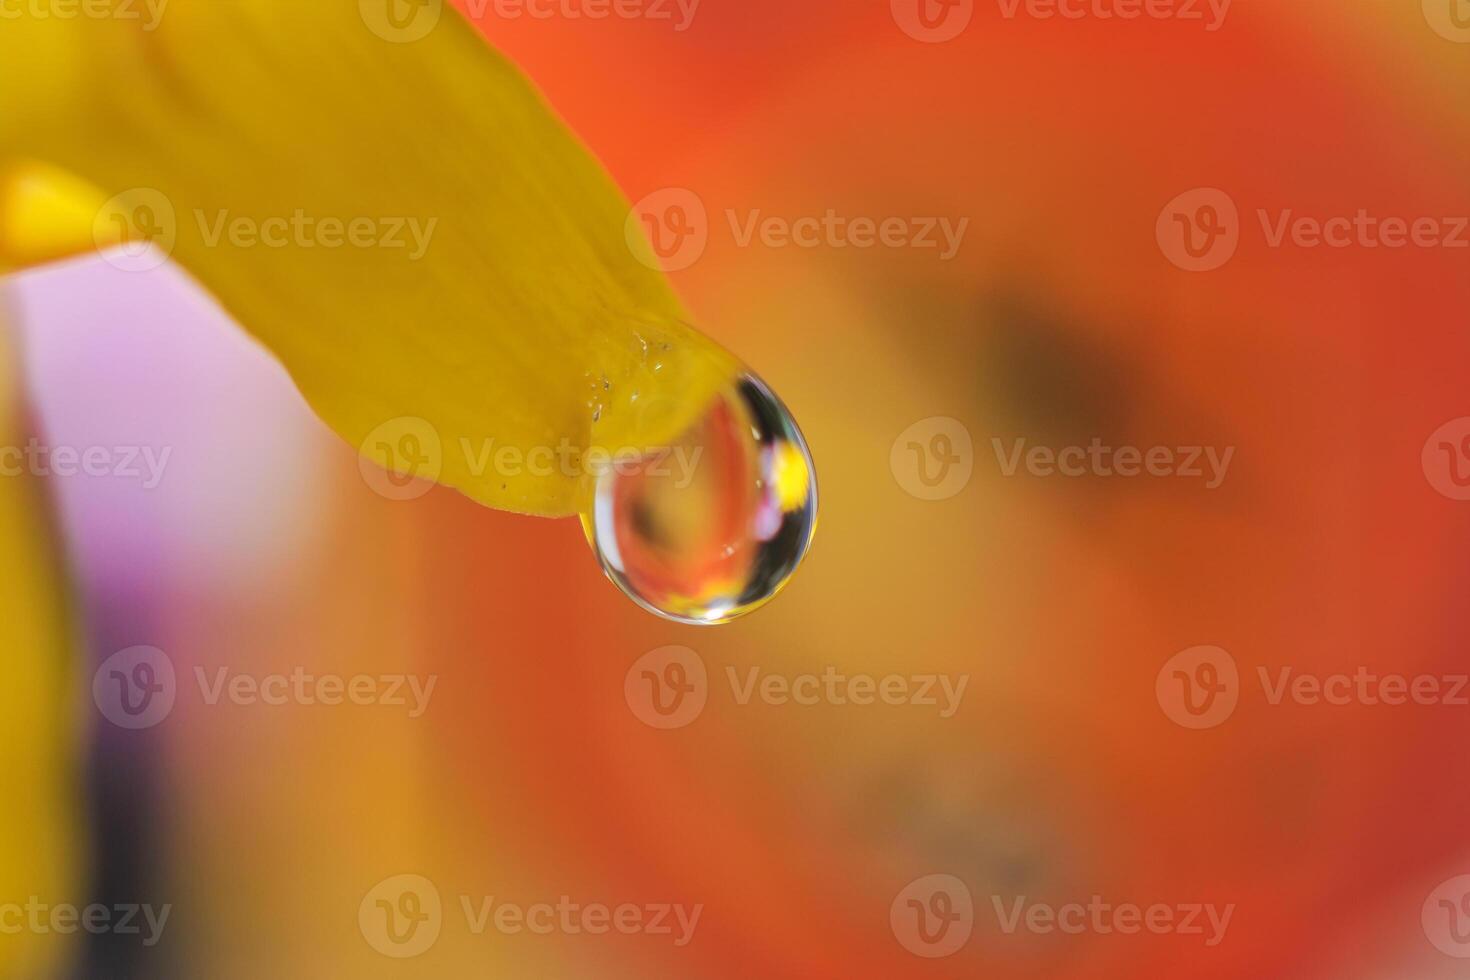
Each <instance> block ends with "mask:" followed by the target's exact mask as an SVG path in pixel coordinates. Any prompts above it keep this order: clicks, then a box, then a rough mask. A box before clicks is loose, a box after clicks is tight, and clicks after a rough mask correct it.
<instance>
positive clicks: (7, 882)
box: [0, 294, 83, 977]
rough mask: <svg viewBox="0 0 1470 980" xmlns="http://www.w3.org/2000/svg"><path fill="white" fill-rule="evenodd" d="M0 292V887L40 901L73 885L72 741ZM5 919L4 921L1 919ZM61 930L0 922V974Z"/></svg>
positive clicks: (58, 599)
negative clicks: (1, 778)
mask: <svg viewBox="0 0 1470 980" xmlns="http://www.w3.org/2000/svg"><path fill="white" fill-rule="evenodd" d="M4 299H5V297H4V296H3V294H0V649H3V651H4V652H3V653H0V661H3V665H4V667H3V674H4V680H3V682H0V773H4V774H5V807H4V810H3V811H0V896H5V898H4V901H6V902H11V903H21V904H23V903H25V902H26V901H27V900H28V898H29V897H30V896H36V898H37V899H38V900H40V901H41V902H44V903H46V904H48V905H50V906H53V907H54V906H56V905H60V904H63V903H73V904H82V903H83V900H82V899H81V896H80V895H79V894H78V892H77V876H76V872H77V863H76V862H77V847H78V833H77V830H78V828H77V826H76V823H75V817H74V815H75V813H76V808H77V805H78V799H77V796H78V785H77V782H76V780H77V759H78V748H77V744H76V741H75V738H74V736H73V734H72V733H73V727H74V715H73V709H74V707H75V701H74V699H73V698H72V697H71V696H70V694H69V693H68V692H69V691H70V690H72V689H73V687H74V685H72V684H71V683H70V682H71V674H72V671H73V668H72V663H71V658H72V655H73V651H72V649H71V644H70V642H69V637H70V632H69V629H68V623H67V616H66V601H65V593H64V590H63V586H62V575H61V569H60V567H59V563H58V561H57V560H56V557H55V556H56V554H57V548H56V543H55V540H54V538H53V536H52V534H51V526H52V525H51V521H50V519H49V518H50V515H49V514H48V513H47V507H46V500H45V495H44V493H43V492H42V490H41V487H40V485H39V484H40V481H39V480H37V479H36V478H35V477H33V476H31V475H29V474H27V473H25V472H24V467H23V466H22V464H21V463H20V459H19V457H18V456H17V455H16V453H15V452H13V450H17V449H20V448H22V447H24V446H25V444H26V436H25V428H24V426H23V424H22V419H21V416H20V412H19V397H18V392H17V390H16V375H15V371H14V363H13V358H12V357H11V356H10V349H9V347H8V342H7V335H6V330H5V323H4V320H5V309H4ZM11 925H14V923H13V922H12V923H11ZM69 942H71V940H70V939H69V938H68V937H65V936H60V935H58V934H56V933H54V932H52V933H44V932H36V931H33V930H30V929H21V930H20V931H19V932H16V931H13V930H12V929H0V976H5V977H40V976H54V975H57V966H58V963H59V960H60V958H61V957H62V956H63V955H64V948H63V947H64V946H65V945H66V944H68V943H69Z"/></svg>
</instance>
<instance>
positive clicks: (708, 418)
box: [582, 374, 817, 625]
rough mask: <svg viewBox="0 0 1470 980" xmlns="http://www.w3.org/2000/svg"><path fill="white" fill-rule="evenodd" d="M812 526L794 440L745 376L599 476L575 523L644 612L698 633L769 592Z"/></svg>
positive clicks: (787, 420)
mask: <svg viewBox="0 0 1470 980" xmlns="http://www.w3.org/2000/svg"><path fill="white" fill-rule="evenodd" d="M816 522H817V482H816V471H815V470H814V468H813V466H812V458H811V453H810V452H809V451H808V450H807V446H806V440H805V439H803V438H802V435H801V431H800V430H799V429H798V428H797V427H796V422H795V420H793V419H792V417H791V413H790V412H788V411H787V409H786V406H785V405H783V404H782V403H781V400H780V399H779V398H777V397H776V396H775V394H774V393H772V391H771V390H770V389H769V388H767V387H766V386H765V384H764V383H763V382H762V381H761V380H760V379H759V378H757V377H755V376H754V375H753V374H743V375H741V376H740V377H739V378H738V379H736V380H735V381H734V382H733V383H732V384H731V385H730V387H729V388H727V389H726V390H725V391H724V392H723V393H722V394H721V395H719V396H718V397H716V398H715V400H714V402H713V404H712V405H711V406H710V408H709V410H708V411H707V412H706V413H705V414H704V417H703V418H702V419H701V420H700V421H699V422H697V423H695V425H694V426H693V427H692V428H691V429H690V430H689V431H688V432H686V433H685V434H684V435H683V436H682V437H681V438H680V439H679V440H677V441H676V442H675V444H674V445H672V446H668V447H664V448H661V449H659V450H657V451H655V452H650V453H647V454H645V455H643V456H641V457H638V458H637V459H636V460H632V459H627V460H622V461H620V462H617V463H615V464H614V465H612V466H610V467H609V468H608V469H606V470H605V471H604V472H603V473H602V474H600V475H599V476H598V477H597V478H596V484H595V488H594V491H593V494H592V502H591V505H590V508H589V511H588V512H587V513H584V514H583V515H582V523H583V526H584V527H585V528H586V531H587V538H588V540H589V541H590V542H591V544H592V547H593V550H594V551H596V552H597V557H598V559H599V560H600V561H601V562H602V567H603V570H604V571H606V572H607V575H608V577H609V578H611V579H612V580H613V582H615V583H616V584H617V586H618V587H619V588H620V589H622V590H623V591H624V592H626V593H627V594H628V595H629V596H630V597H632V599H633V601H635V602H637V603H638V604H639V605H641V606H643V607H644V608H645V609H648V610H649V611H650V612H653V613H656V614H657V615H659V616H663V617H664V618H666V619H671V620H674V621H676V622H681V623H692V624H701V625H702V624H713V623H724V622H728V621H730V620H732V619H735V618H736V617H739V616H743V615H745V614H746V613H748V612H750V611H752V610H754V609H756V608H758V607H760V606H762V605H764V604H765V603H766V602H767V601H768V600H770V599H771V598H772V597H773V596H774V595H775V594H776V593H777V592H779V591H780V590H781V587H782V586H783V585H785V584H786V581H787V580H788V579H789V578H790V577H791V574H792V573H793V572H794V571H796V567H797V565H799V564H801V560H802V558H804V557H805V556H806V552H807V548H808V547H809V546H810V545H811V540H812V532H813V531H814V530H815V528H816Z"/></svg>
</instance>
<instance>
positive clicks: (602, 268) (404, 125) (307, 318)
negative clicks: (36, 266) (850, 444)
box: [0, 0, 735, 516]
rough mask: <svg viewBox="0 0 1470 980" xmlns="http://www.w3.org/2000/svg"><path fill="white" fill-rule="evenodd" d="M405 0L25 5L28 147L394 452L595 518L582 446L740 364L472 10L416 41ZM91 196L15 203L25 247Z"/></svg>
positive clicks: (14, 127) (683, 401)
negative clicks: (65, 11)
mask: <svg viewBox="0 0 1470 980" xmlns="http://www.w3.org/2000/svg"><path fill="white" fill-rule="evenodd" d="M390 3H396V0H381V2H377V0H363V2H362V3H361V4H352V3H341V2H331V3H310V4H305V3H300V2H297V0H228V2H224V0H219V2H208V3H182V2H180V3H173V4H169V5H167V6H165V7H164V8H163V12H162V15H161V16H160V17H158V18H157V20H156V22H155V23H153V24H152V25H151V26H152V27H153V29H151V30H150V29H148V28H149V26H150V22H149V18H148V13H147V11H148V10H149V9H150V8H148V7H147V6H146V5H144V4H139V3H128V4H113V5H112V6H109V7H107V9H108V10H110V11H112V12H113V14H114V16H110V17H93V18H87V17H78V18H74V19H60V18H55V17H52V18H46V19H38V18H34V17H28V18H24V19H20V20H13V21H7V22H6V23H5V24H4V30H0V160H3V159H6V158H8V159H9V160H10V161H11V170H12V172H13V171H14V168H15V167H16V165H17V164H16V161H41V162H42V163H43V164H44V165H46V166H49V167H56V168H60V169H61V170H63V171H65V172H66V173H67V174H68V175H71V176H69V177H68V178H67V180H69V181H71V184H70V187H71V191H70V193H62V194H60V199H61V200H64V201H67V202H75V201H78V200H86V201H95V200H98V199H101V200H104V201H106V202H107V203H106V204H105V205H104V206H103V207H101V208H100V209H99V210H98V211H97V212H95V213H94V219H95V220H94V222H93V227H92V228H91V229H89V231H90V232H91V233H92V234H93V240H94V241H96V242H98V243H101V244H106V243H108V242H109V241H112V240H115V239H116V238H118V237H122V238H124V239H125V240H128V241H130V242H132V245H133V246H134V247H136V246H139V245H142V244H146V241H152V242H154V243H156V244H157V246H158V247H160V248H161V249H162V250H163V251H167V252H169V253H170V254H171V255H172V258H173V259H174V260H176V261H178V262H179V263H181V264H182V265H183V266H184V267H185V268H186V269H188V270H189V271H190V272H191V273H192V274H193V275H194V276H195V277H197V278H198V279H199V280H200V281H201V282H202V283H203V284H204V286H205V287H206V288H208V289H209V290H210V291H211V292H213V293H214V294H215V296H216V297H218V299H219V300H220V302H221V303H223V304H224V306H225V307H226V308H227V309H228V310H230V312H231V313H232V314H233V315H234V316H235V318H236V319H237V320H238V321H239V322H240V323H241V324H242V325H244V326H245V327H246V328H247V329H249V330H250V331H251V332H252V333H254V335H255V336H256V337H258V338H259V339H260V340H261V341H262V342H264V343H265V344H266V345H267V346H268V347H269V348H270V349H271V350H272V351H273V352H274V353H275V354H276V355H277V356H278V357H279V358H280V359H281V361H282V362H283V363H284V364H285V366H286V368H287V369H288V370H289V371H290V372H291V375H292V377H293V378H294V379H295V381H296V383H297V385H298V386H299V387H300V389H301V391H302V392H303V393H304V395H305V396H306V398H307V400H308V401H309V402H310V404H311V405H312V407H313V408H314V409H315V410H316V411H317V413H318V414H319V415H320V416H321V417H322V418H323V419H325V420H326V421H327V423H328V424H330V425H331V426H332V427H333V428H334V429H336V430H337V432H339V433H340V434H341V435H342V436H343V437H344V438H346V439H347V440H348V441H349V442H351V443H352V444H353V445H356V446H359V447H360V448H361V449H362V450H363V452H364V453H365V454H366V455H369V456H373V457H378V458H379V459H380V461H382V462H385V463H387V464H388V465H390V466H391V467H392V468H394V469H397V470H401V471H406V472H412V473H414V474H416V475H426V476H429V477H431V478H435V479H437V480H438V481H439V482H442V483H445V484H448V485H450V486H454V487H457V488H458V489H460V490H462V491H464V492H465V493H466V494H468V495H470V496H471V497H473V498H475V499H476V500H479V501H481V502H483V503H486V504H488V505H490V506H493V507H498V508H502V509H506V510H514V511H520V512H524V513H534V514H542V515H548V516H560V515H566V514H571V513H574V512H576V511H577V510H578V509H579V494H580V491H581V481H580V480H579V479H578V474H579V473H580V469H581V467H580V465H579V464H578V462H577V459H576V457H575V456H574V455H572V453H574V452H575V451H578V450H585V449H587V448H589V447H594V446H595V447H598V448H604V449H608V450H612V451H616V450H620V449H624V448H628V447H631V448H648V447H653V446H657V445H661V444H664V443H667V442H668V441H670V440H671V439H673V438H674V437H675V436H676V435H677V434H678V433H679V431H681V430H682V429H683V428H685V427H686V426H687V425H688V424H689V423H690V422H691V421H692V420H693V419H694V417H695V416H696V415H697V414H698V413H699V412H700V411H702V410H703V407H704V405H705V404H706V403H707V402H708V401H709V399H710V397H711V396H712V395H713V393H714V392H715V391H716V390H717V388H718V387H719V386H721V385H722V384H724V383H725V382H726V381H727V380H728V378H729V376H730V374H731V373H732V372H733V371H734V370H735V364H734V362H733V360H732V359H731V358H730V356H729V355H728V354H726V353H725V352H724V351H722V350H721V349H720V348H718V347H717V346H716V345H715V344H713V343H712V342H710V341H709V340H708V339H707V338H705V337H703V336H702V335H700V334H699V333H698V332H696V331H695V330H693V329H691V328H690V327H689V326H687V325H686V323H685V321H686V319H687V317H686V314H685V312H684V310H683V307H682V306H681V304H680V303H679V301H678V299H677V298H676V297H675V295H674V294H673V292H672V290H671V289H670V287H669V285H668V283H667V281H666V280H665V278H664V276H663V274H662V273H661V272H660V271H658V270H657V269H656V268H654V267H653V265H654V263H652V262H645V261H641V260H640V258H639V257H637V256H635V255H634V254H633V250H632V249H630V248H629V246H628V244H627V241H626V239H625V225H626V219H627V216H628V205H627V203H626V201H625V199H624V198H623V196H622V195H621V193H620V192H619V191H618V190H617V188H616V187H615V186H614V185H613V183H612V181H611V180H610V178H609V177H608V176H607V174H606V173H605V172H604V171H603V170H602V168H601V167H600V166H599V165H598V163H597V162H596V161H595V160H594V159H593V158H592V157H591V156H590V155H589V154H588V153H587V151H586V150H585V149H584V148H583V147H582V146H581V145H580V144H579V143H578V142H577V141H576V139H575V138H574V137H573V136H572V135H571V134H570V133H569V132H568V131H567V130H566V128H565V127H564V126H563V125H562V124H561V123H560V122H559V121H558V120H557V119H556V117H555V116H554V115H553V114H552V113H551V112H550V111H549V110H548V109H547V107H546V106H545V105H544V104H543V102H542V101H541V99H540V97H539V96H538V95H537V93H536V92H535V91H534V89H533V88H532V87H531V86H530V85H529V84H528V83H527V81H526V80H525V79H524V78H523V77H522V76H521V75H520V73H519V72H518V71H517V70H516V69H515V68H514V67H513V66H511V65H510V64H509V63H508V62H507V61H506V60H505V59H504V58H502V57H501V56H499V55H498V54H496V53H495V52H494V51H493V50H491V49H490V48H489V47H488V46H487V45H486V43H485V42H484V40H483V39H482V38H481V37H480V36H479V35H478V34H477V33H476V32H475V31H474V30H473V29H472V28H471V27H470V26H469V25H468V24H467V23H466V22H465V21H464V20H463V19H462V18H461V17H460V16H459V15H458V14H457V13H455V12H454V11H453V10H452V9H448V8H446V9H444V10H443V11H442V14H441V15H439V16H438V17H437V20H436V21H434V22H433V23H432V26H430V27H429V28H428V30H427V33H426V34H424V36H422V37H420V38H418V39H417V40H412V41H406V40H405V38H406V37H408V36H411V34H417V33H418V30H417V29H415V30H414V31H413V32H411V34H404V33H403V31H402V30H399V29H398V28H396V27H395V26H394V25H395V24H398V25H400V26H401V24H402V23H404V22H403V21H396V20H395V21H381V18H380V15H381V14H382V10H380V9H379V8H385V9H388V10H393V9H394V8H393V7H390V6H389V4H390ZM434 6H435V5H434V4H432V3H431V4H429V7H430V8H433V7H434ZM411 9H413V8H412V6H411V5H409V6H407V7H405V8H403V9H399V10H398V12H399V13H404V11H405V10H411ZM124 11H131V12H133V13H134V14H136V15H137V18H136V19H126V18H124V17H123V16H122V14H123V12H124ZM424 23H427V22H424ZM422 26H423V24H419V27H422ZM395 31H397V33H395ZM20 166H21V169H22V170H24V169H25V168H26V167H33V165H31V164H21V165H20ZM29 172H30V173H32V174H34V173H36V171H35V170H34V169H32V170H30V171H29ZM79 181H81V182H85V183H80V182H79ZM81 188H89V189H88V190H85V191H84V190H80V189H81ZM42 197H44V195H43V194H40V193H38V192H35V191H34V190H33V192H32V193H31V194H30V196H29V197H22V198H20V199H22V200H26V201H29V202H30V203H31V204H35V203H36V202H37V201H38V200H40V199H41V198H42ZM13 199H14V198H13ZM3 200H4V197H3V196H0V201H3ZM68 207H71V208H72V212H71V214H72V217H71V218H70V219H65V213H67V208H68ZM74 210H75V208H74V205H72V204H67V205H66V206H63V207H61V208H59V209H58V211H57V214H60V215H61V217H56V216H55V215H53V217H52V218H51V219H37V218H34V217H32V218H31V219H29V220H28V221H26V222H20V221H19V220H18V219H17V220H14V221H11V222H9V223H8V224H7V222H5V221H4V220H3V219H0V231H3V230H4V229H5V228H6V227H8V226H21V225H24V227H25V228H27V229H31V230H29V231H26V232H25V233H24V234H21V233H17V232H12V234H16V235H17V237H18V238H21V239H25V240H24V241H17V242H14V243H13V244H12V245H11V247H9V248H8V249H7V248H6V247H5V246H4V245H3V243H0V255H5V254H9V255H10V258H11V261H17V260H19V261H25V260H26V257H27V255H29V256H30V258H31V259H32V260H34V259H35V258H36V257H37V256H42V257H44V256H45V255H47V254H49V253H54V252H55V251H56V244H57V243H56V240H55V239H56V238H58V237H65V236H64V235H60V233H57V232H56V231H55V228H57V227H60V226H63V225H64V226H66V227H68V228H70V229H71V231H70V236H71V238H72V239H73V240H74V241H76V240H77V239H80V243H79V244H80V247H87V243H86V241H85V236H84V235H83V234H82V232H81V230H80V229H79V228H78V227H77V225H76V222H75V213H74ZM14 214H15V209H14V206H12V215H14ZM48 220H49V223H50V225H51V229H50V230H49V231H44V232H43V231H37V230H35V229H36V228H37V227H39V226H44V225H45V224H46V223H47V221H48ZM354 221H355V222H356V225H355V227H356V229H357V232H358V233H357V234H355V235H353V236H352V237H351V238H349V232H350V230H351V229H352V228H353V227H354V225H353V224H352V223H353V222H354ZM48 235H50V236H51V238H48V237H47V236H48ZM27 236H29V237H27ZM145 240H146V241H145ZM109 254H112V255H113V256H114V258H115V260H119V261H128V262H133V263H136V264H139V265H144V266H146V265H147V264H148V263H149V261H150V260H149V259H148V258H146V257H144V258H137V257H133V258H129V257H127V256H123V257H122V258H121V259H119V258H117V256H118V253H116V252H114V253H109ZM645 258H646V256H645ZM408 434H422V435H423V436H424V437H423V438H419V437H418V436H417V435H415V437H414V438H412V439H406V438H405V436H406V435H408ZM497 450H505V451H504V452H501V453H499V454H498V455H497ZM548 452H552V453H558V455H555V456H550V457H548V456H547V455H546V454H547V453H548ZM379 454H382V455H381V456H379ZM548 460H552V461H553V462H552V463H551V464H550V465H548V463H547V461H548ZM245 462H246V463H247V464H248V461H245ZM242 478H246V479H248V466H247V469H246V470H245V471H243V472H242Z"/></svg>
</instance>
